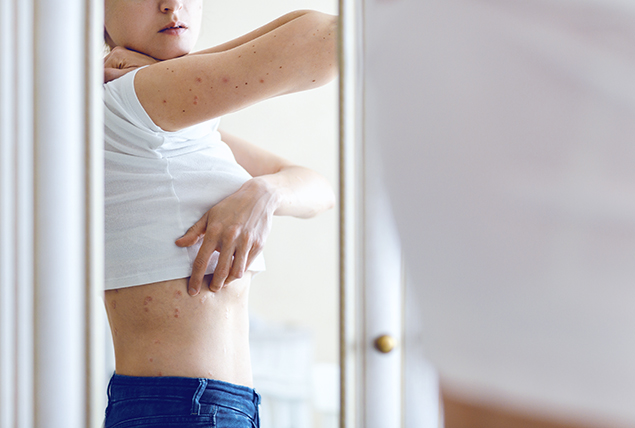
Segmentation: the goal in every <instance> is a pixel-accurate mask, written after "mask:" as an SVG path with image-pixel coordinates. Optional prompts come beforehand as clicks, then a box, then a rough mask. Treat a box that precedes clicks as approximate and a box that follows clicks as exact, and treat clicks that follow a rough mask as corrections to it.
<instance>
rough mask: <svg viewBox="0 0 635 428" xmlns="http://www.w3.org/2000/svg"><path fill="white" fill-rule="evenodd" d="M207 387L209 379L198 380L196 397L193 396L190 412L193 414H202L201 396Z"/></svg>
mask: <svg viewBox="0 0 635 428" xmlns="http://www.w3.org/2000/svg"><path fill="white" fill-rule="evenodd" d="M206 388H207V379H199V380H198V388H196V392H195V393H194V397H193V398H192V410H191V411H190V414H192V415H200V414H201V402H200V400H201V397H202V396H203V392H205V389H206Z"/></svg>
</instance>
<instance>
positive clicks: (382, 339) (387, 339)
mask: <svg viewBox="0 0 635 428" xmlns="http://www.w3.org/2000/svg"><path fill="white" fill-rule="evenodd" d="M396 346H397V341H396V340H395V338H394V337H392V336H390V335H388V334H384V335H383V336H379V337H378V338H377V339H375V348H376V349H377V350H378V351H379V352H383V353H384V354H387V353H389V352H390V351H392V350H393V349H395V347H396Z"/></svg>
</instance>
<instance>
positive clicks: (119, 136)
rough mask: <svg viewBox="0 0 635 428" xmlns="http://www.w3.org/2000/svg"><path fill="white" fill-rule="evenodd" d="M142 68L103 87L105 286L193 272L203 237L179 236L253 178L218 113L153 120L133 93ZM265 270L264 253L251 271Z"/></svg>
mask: <svg viewBox="0 0 635 428" xmlns="http://www.w3.org/2000/svg"><path fill="white" fill-rule="evenodd" d="M138 70H140V69H137V70H135V71H132V72H130V73H128V74H126V75H125V76H123V77H121V78H119V79H116V80H114V81H111V82H109V83H107V84H105V85H104V106H105V180H106V183H105V184H106V192H105V205H106V212H105V216H106V221H105V224H106V286H105V288H106V289H115V288H123V287H130V286H134V285H141V284H148V283H152V282H158V281H165V280H169V279H176V278H185V277H188V276H190V275H191V273H192V263H193V262H194V259H195V258H196V254H197V252H198V249H199V247H200V244H201V242H199V243H198V244H196V245H194V246H192V247H188V248H181V247H178V246H177V245H176V244H175V243H174V241H175V240H177V239H178V238H179V237H180V236H182V235H183V234H184V233H185V232H186V231H187V229H188V228H190V227H191V226H192V225H193V224H194V223H195V222H196V221H197V220H199V219H200V218H201V216H202V215H203V214H204V213H205V212H206V211H207V210H209V209H210V208H211V207H212V206H214V205H215V204H217V203H218V202H220V201H221V200H222V199H224V198H225V197H227V196H229V195H231V194H232V193H234V192H236V191H237V190H238V189H239V188H240V186H242V184H243V183H245V182H246V181H247V180H249V179H250V178H251V176H250V175H249V173H247V171H245V170H244V169H243V168H242V167H241V166H240V165H238V163H237V162H236V160H235V158H234V155H233V153H232V151H231V149H230V148H229V147H228V146H227V145H226V144H225V143H223V142H222V141H221V138H220V133H219V132H218V130H217V129H218V125H219V122H220V118H216V119H213V120H210V121H208V122H203V123H200V124H198V125H195V126H191V127H189V128H185V129H182V130H180V131H176V132H166V131H163V130H162V129H161V128H159V127H158V126H157V125H156V124H155V123H154V122H152V119H150V117H149V116H148V114H147V113H146V112H145V110H144V109H143V107H142V106H141V103H140V102H139V100H138V98H137V96H136V93H135V91H134V77H135V75H136V72H137V71H138ZM217 261H218V253H217V252H216V253H214V255H213V257H212V260H211V261H210V264H209V266H208V269H207V273H212V272H213V271H214V268H215V267H216V264H217ZM264 269H265V266H264V258H263V257H262V254H261V255H259V256H258V257H257V258H256V259H255V260H254V261H253V263H252V264H251V266H250V267H249V270H252V271H262V270H264Z"/></svg>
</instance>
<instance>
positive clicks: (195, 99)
mask: <svg viewBox="0 0 635 428" xmlns="http://www.w3.org/2000/svg"><path fill="white" fill-rule="evenodd" d="M196 104H198V97H194V105H196ZM179 293H180V291H179Z"/></svg>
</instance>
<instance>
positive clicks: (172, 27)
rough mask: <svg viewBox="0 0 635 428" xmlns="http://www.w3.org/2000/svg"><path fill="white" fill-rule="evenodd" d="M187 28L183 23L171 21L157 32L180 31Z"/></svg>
mask: <svg viewBox="0 0 635 428" xmlns="http://www.w3.org/2000/svg"><path fill="white" fill-rule="evenodd" d="M185 30H187V25H185V23H183V22H180V21H177V22H171V23H169V24H168V25H166V26H165V27H163V28H162V29H161V30H160V31H159V33H165V32H170V33H172V32H182V31H185Z"/></svg>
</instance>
